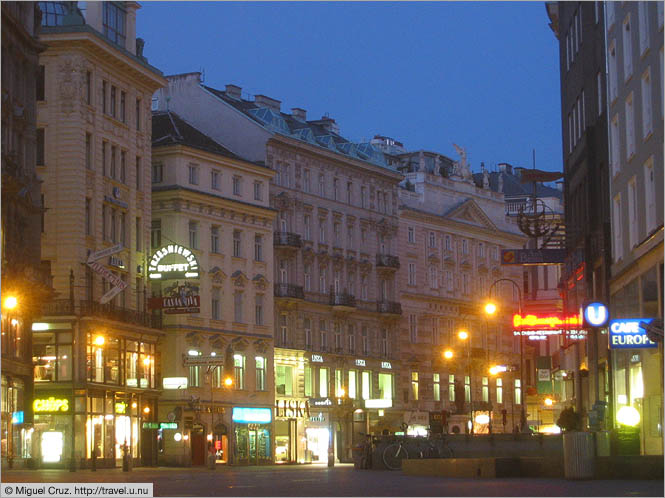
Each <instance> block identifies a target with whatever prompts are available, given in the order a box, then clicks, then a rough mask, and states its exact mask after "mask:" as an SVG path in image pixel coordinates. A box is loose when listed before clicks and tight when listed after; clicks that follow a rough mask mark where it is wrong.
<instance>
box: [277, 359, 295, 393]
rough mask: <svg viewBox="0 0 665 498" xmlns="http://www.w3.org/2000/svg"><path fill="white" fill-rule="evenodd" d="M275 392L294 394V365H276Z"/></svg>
mask: <svg viewBox="0 0 665 498" xmlns="http://www.w3.org/2000/svg"><path fill="white" fill-rule="evenodd" d="M275 393H277V394H279V395H280V396H293V367H292V366H290V365H275Z"/></svg>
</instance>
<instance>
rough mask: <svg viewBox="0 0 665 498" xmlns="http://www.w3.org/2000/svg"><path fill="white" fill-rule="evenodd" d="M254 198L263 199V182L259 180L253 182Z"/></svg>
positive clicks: (256, 199)
mask: <svg viewBox="0 0 665 498" xmlns="http://www.w3.org/2000/svg"><path fill="white" fill-rule="evenodd" d="M254 200H255V201H262V200H263V184H262V183H261V182H254Z"/></svg>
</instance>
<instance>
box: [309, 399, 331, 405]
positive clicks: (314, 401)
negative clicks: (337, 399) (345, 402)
mask: <svg viewBox="0 0 665 498" xmlns="http://www.w3.org/2000/svg"><path fill="white" fill-rule="evenodd" d="M309 402H310V404H311V405H312V406H332V405H333V402H332V400H331V399H330V398H310V400H309Z"/></svg>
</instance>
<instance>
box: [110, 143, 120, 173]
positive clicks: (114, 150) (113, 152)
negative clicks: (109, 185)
mask: <svg viewBox="0 0 665 498" xmlns="http://www.w3.org/2000/svg"><path fill="white" fill-rule="evenodd" d="M117 152H118V148H117V147H116V146H115V145H111V167H110V168H109V169H110V171H111V173H110V176H111V178H113V179H114V180H115V173H116V164H115V161H116V157H117Z"/></svg>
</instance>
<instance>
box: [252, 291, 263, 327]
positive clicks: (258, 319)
mask: <svg viewBox="0 0 665 498" xmlns="http://www.w3.org/2000/svg"><path fill="white" fill-rule="evenodd" d="M254 299H255V303H254V321H255V323H256V325H263V296H262V295H261V294H257V295H256V297H255V298H254Z"/></svg>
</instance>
